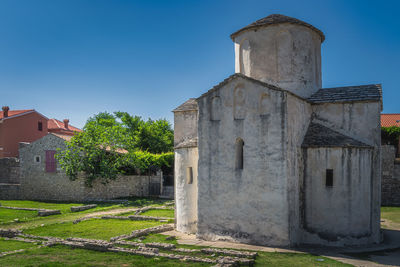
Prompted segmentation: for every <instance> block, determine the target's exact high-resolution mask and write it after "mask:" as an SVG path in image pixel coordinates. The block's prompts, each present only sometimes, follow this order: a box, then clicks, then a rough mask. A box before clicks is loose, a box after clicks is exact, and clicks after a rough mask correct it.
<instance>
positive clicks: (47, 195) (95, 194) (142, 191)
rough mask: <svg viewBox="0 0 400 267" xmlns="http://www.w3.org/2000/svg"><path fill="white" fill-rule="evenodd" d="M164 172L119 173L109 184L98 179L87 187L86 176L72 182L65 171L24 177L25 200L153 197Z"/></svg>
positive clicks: (90, 199) (22, 181)
mask: <svg viewBox="0 0 400 267" xmlns="http://www.w3.org/2000/svg"><path fill="white" fill-rule="evenodd" d="M160 181H161V174H158V175H154V176H138V175H135V176H119V177H117V178H116V179H115V180H111V181H109V182H108V183H102V181H101V180H95V181H94V182H93V184H92V187H87V186H85V183H84V179H83V177H80V178H78V179H77V180H75V181H71V180H70V179H69V178H68V177H67V176H66V174H65V173H64V172H57V173H54V174H48V173H42V174H41V175H27V174H25V175H23V176H21V188H20V198H21V199H32V200H59V201H95V200H108V199H114V198H123V197H132V196H134V197H145V196H149V187H150V184H151V183H160Z"/></svg>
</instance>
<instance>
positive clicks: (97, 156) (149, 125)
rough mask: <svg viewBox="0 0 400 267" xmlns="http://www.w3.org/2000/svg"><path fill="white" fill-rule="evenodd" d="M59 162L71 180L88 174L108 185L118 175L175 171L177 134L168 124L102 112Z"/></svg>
mask: <svg viewBox="0 0 400 267" xmlns="http://www.w3.org/2000/svg"><path fill="white" fill-rule="evenodd" d="M66 145H67V148H66V149H65V150H63V151H61V150H60V151H59V153H58V154H57V156H56V157H57V159H58V161H59V164H60V166H61V168H63V169H64V170H65V172H66V174H67V175H68V176H69V178H70V179H71V180H75V179H77V177H78V174H79V173H81V172H83V173H84V174H85V178H86V180H85V182H86V184H87V185H88V186H90V185H91V184H92V182H93V180H95V179H101V180H102V182H104V183H107V182H108V181H109V179H115V178H116V177H117V175H118V174H134V173H145V172H148V171H149V169H150V168H171V166H172V164H173V157H174V156H173V152H172V151H173V131H172V128H171V125H170V124H169V122H168V121H166V120H164V119H161V120H156V121H153V120H150V119H149V120H148V121H143V120H142V119H141V118H140V117H138V116H134V117H133V116H131V115H129V114H128V113H126V112H115V113H114V114H110V113H107V112H102V113H99V114H97V115H95V116H93V117H91V118H89V119H88V120H87V122H86V124H85V126H84V128H83V132H80V133H77V134H76V135H75V136H74V137H72V139H71V141H70V142H66Z"/></svg>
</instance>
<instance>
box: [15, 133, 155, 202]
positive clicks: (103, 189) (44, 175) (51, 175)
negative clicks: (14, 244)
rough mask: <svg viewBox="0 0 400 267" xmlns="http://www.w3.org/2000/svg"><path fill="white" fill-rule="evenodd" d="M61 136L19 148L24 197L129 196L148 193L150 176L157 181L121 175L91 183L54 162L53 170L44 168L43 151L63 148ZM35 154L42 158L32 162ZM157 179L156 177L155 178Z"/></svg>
mask: <svg viewBox="0 0 400 267" xmlns="http://www.w3.org/2000/svg"><path fill="white" fill-rule="evenodd" d="M64 147H65V143H64V140H63V139H61V138H58V137H56V136H54V135H52V134H49V135H47V136H45V137H43V138H41V139H39V140H37V141H35V142H33V143H32V144H30V145H27V146H24V147H21V148H20V163H21V170H20V172H21V177H20V182H21V188H20V194H21V198H23V199H37V200H63V201H84V200H99V199H113V198H117V197H128V196H147V195H148V188H149V183H150V182H151V180H158V181H160V179H161V177H160V176H155V177H153V176H121V177H118V178H117V179H116V180H113V181H110V182H109V183H108V184H107V185H104V184H102V183H101V181H99V180H97V181H95V182H94V183H93V187H91V188H88V187H86V186H85V185H84V180H83V178H82V177H80V178H79V179H77V180H75V181H70V180H69V178H68V177H67V176H66V174H65V173H64V171H63V170H61V169H60V168H59V167H58V166H57V171H56V172H46V171H45V164H46V163H45V159H46V155H45V151H46V150H56V149H57V148H64ZM35 156H40V157H41V161H40V162H39V163H37V162H35V160H34V158H35ZM154 182H156V181H154Z"/></svg>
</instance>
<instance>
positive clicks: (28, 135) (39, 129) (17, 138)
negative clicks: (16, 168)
mask: <svg viewBox="0 0 400 267" xmlns="http://www.w3.org/2000/svg"><path fill="white" fill-rule="evenodd" d="M80 131H82V130H81V129H79V128H76V127H74V126H72V125H69V120H68V119H65V120H64V121H63V122H61V121H59V120H56V119H49V118H47V117H46V116H44V115H43V114H41V113H39V112H37V111H36V110H34V109H23V110H10V108H9V107H8V106H4V107H2V110H1V111H0V158H9V157H18V156H19V152H18V149H19V143H21V142H26V143H31V142H33V141H36V140H38V139H40V138H42V137H43V136H45V135H47V134H48V133H57V134H62V135H69V136H72V135H74V133H75V132H80Z"/></svg>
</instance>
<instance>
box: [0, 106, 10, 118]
mask: <svg viewBox="0 0 400 267" xmlns="http://www.w3.org/2000/svg"><path fill="white" fill-rule="evenodd" d="M2 109H3V118H7V117H8V110H9V109H10V108H9V107H8V106H4V107H2Z"/></svg>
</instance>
